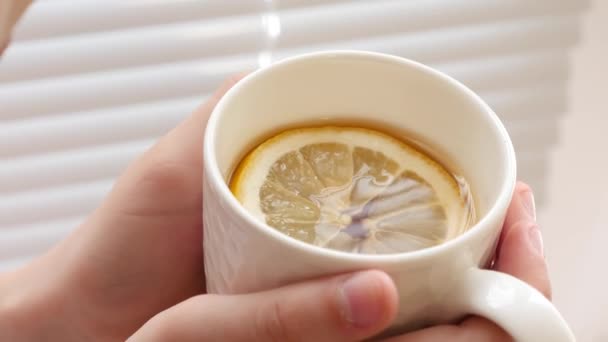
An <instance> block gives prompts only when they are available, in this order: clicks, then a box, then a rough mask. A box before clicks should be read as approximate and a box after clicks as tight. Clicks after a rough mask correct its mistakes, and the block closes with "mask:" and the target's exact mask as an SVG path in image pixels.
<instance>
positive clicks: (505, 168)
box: [203, 51, 573, 341]
mask: <svg viewBox="0 0 608 342" xmlns="http://www.w3.org/2000/svg"><path fill="white" fill-rule="evenodd" d="M323 120H331V122H335V121H340V120H345V121H353V120H354V121H362V120H364V121H373V122H376V123H378V124H379V125H383V126H387V125H388V126H390V127H393V128H394V129H395V131H398V132H399V131H402V132H414V133H415V134H416V136H417V137H421V138H422V139H424V141H428V142H431V143H432V145H433V147H436V148H437V149H438V150H439V151H441V153H442V154H445V155H446V156H447V157H448V159H449V160H451V161H454V162H455V164H456V165H458V166H459V168H460V171H461V172H462V174H463V175H464V176H465V178H466V179H467V180H468V181H469V183H470V185H471V188H472V191H473V193H474V194H475V199H476V209H477V213H478V221H477V223H476V224H475V225H474V226H473V227H472V228H471V229H469V230H468V231H467V232H466V233H464V234H462V235H461V236H459V237H457V238H455V239H453V240H450V241H447V242H445V243H443V244H441V245H438V246H435V247H430V248H426V249H423V250H420V251H415V252H409V253H402V254H388V255H360V254H352V253H345V252H339V251H334V250H329V249H323V248H320V247H316V246H313V245H309V244H306V243H304V242H301V241H298V240H295V239H293V238H290V237H288V236H287V235H284V234H282V233H280V232H278V231H277V230H275V229H273V228H271V227H269V226H267V225H265V224H264V223H263V222H260V221H258V220H256V219H255V218H254V217H253V216H251V215H250V214H249V213H248V212H247V211H246V210H245V209H244V208H242V207H241V206H240V204H239V203H238V201H237V200H236V199H235V198H234V197H233V196H232V194H231V193H230V190H229V188H228V186H227V182H228V181H229V177H230V172H231V171H232V169H233V168H234V167H235V166H236V164H237V163H238V161H239V160H240V158H242V157H243V155H244V153H245V152H247V149H248V148H250V147H251V144H252V143H253V142H257V141H258V139H259V138H260V137H262V136H264V135H265V134H268V133H269V132H276V130H277V129H280V128H282V127H286V126H294V125H298V124H305V123H310V122H316V123H320V122H322V121H323ZM204 172H205V175H204V182H203V196H204V201H203V206H204V207H203V222H204V239H203V245H204V255H205V273H206V281H207V289H208V291H209V292H211V293H220V294H233V293H247V292H254V291H259V290H265V289H271V288H275V287H278V286H282V285H285V284H289V283H292V282H296V281H299V280H304V279H309V278H314V277H319V276H324V275H329V274H334V273H340V272H345V271H352V270H359V269H365V268H376V269H381V270H384V271H386V272H387V273H388V274H389V275H390V276H391V277H392V278H393V280H394V281H395V284H396V285H397V289H398V292H399V312H398V316H397V318H396V320H395V322H394V324H393V327H392V329H394V330H395V331H408V330H412V329H417V328H420V327H424V326H428V325H431V324H437V323H444V322H453V321H455V320H457V319H459V318H461V317H463V316H464V315H466V314H470V313H474V314H479V315H483V316H486V317H488V318H490V319H492V320H494V321H496V322H497V323H498V324H499V325H501V326H502V327H503V328H505V329H506V330H507V331H508V332H509V333H511V335H513V336H514V337H516V339H517V340H521V341H571V340H573V337H572V335H571V333H570V331H569V329H568V327H567V325H566V324H565V322H564V321H563V319H562V318H561V316H560V315H559V313H558V312H557V311H556V310H555V308H554V307H553V306H552V305H551V303H550V302H549V301H548V300H546V299H545V298H544V297H543V296H542V295H541V294H540V293H539V292H538V291H536V290H534V289H533V288H532V287H530V286H528V285H526V284H524V283H523V282H521V281H519V280H517V279H515V278H513V277H510V276H508V275H504V274H499V273H497V272H493V271H487V270H481V269H480V267H483V266H485V265H487V264H488V262H489V261H490V260H491V258H492V256H493V253H494V249H495V245H496V242H497V238H498V236H499V234H500V230H501V227H502V224H503V220H504V217H505V215H506V211H507V208H508V205H509V202H510V200H511V196H512V193H513V189H514V187H515V182H516V165H515V153H514V151H513V146H512V144H511V141H510V138H509V136H508V134H507V131H506V130H505V128H504V127H503V125H502V123H501V122H500V120H499V119H498V117H497V116H496V115H495V114H494V113H493V111H492V110H491V109H490V108H489V107H488V106H487V105H486V104H485V103H484V102H483V101H482V100H481V99H480V98H479V97H478V96H477V95H475V94H474V93H473V92H472V91H470V90H469V89H468V88H466V87H465V86H464V85H462V84H460V83H459V82H457V81H455V80H454V79H452V78H450V77H448V76H446V75H444V74H442V73H440V72H438V71H435V70H433V69H431V68H429V67H426V66H424V65H422V64H419V63H416V62H413V61H409V60H406V59H403V58H399V57H394V56H388V55H383V54H376V53H368V52H355V51H335V52H323V53H315V54H309V55H303V56H299V57H294V58H290V59H287V60H284V61H281V62H278V63H276V64H274V65H271V66H269V67H267V68H264V69H261V70H258V71H256V72H254V73H252V74H250V75H249V76H247V77H245V78H244V79H243V80H241V81H240V82H239V83H238V84H236V85H235V86H234V87H233V88H232V89H231V90H230V91H228V93H227V94H226V95H225V96H224V97H223V98H222V99H221V101H220V102H219V103H218V105H217V106H216V108H215V109H214V111H213V113H212V115H211V118H210V120H209V123H208V125H207V129H206V136H205V143H204ZM547 331H549V332H547Z"/></svg>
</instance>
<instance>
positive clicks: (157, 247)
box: [0, 78, 551, 342]
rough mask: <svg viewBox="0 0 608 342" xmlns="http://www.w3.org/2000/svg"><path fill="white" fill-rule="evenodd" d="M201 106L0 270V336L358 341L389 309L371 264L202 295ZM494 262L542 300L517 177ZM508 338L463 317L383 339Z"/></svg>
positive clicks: (531, 225)
mask: <svg viewBox="0 0 608 342" xmlns="http://www.w3.org/2000/svg"><path fill="white" fill-rule="evenodd" d="M237 80H238V78H234V79H231V80H228V81H227V82H226V83H225V84H224V85H222V86H221V87H220V89H219V90H218V91H217V93H216V94H215V95H214V96H213V97H212V99H211V100H209V102H207V103H206V104H204V105H202V106H201V107H200V108H198V109H197V110H196V111H195V112H194V113H193V114H192V115H191V116H190V117H189V118H187V119H186V120H184V121H183V122H182V123H181V124H180V125H179V126H177V127H176V128H174V129H173V130H171V131H170V132H169V133H168V134H167V135H165V136H164V137H163V138H161V139H160V140H159V141H158V143H157V144H156V145H155V146H154V147H152V148H151V149H150V150H149V151H147V152H146V153H144V154H143V155H142V156H140V157H139V158H138V159H137V160H135V161H134V162H133V163H132V164H131V165H130V166H129V167H128V168H127V170H125V172H124V173H123V175H122V176H121V177H120V178H119V179H118V180H117V182H116V184H115V186H114V188H113V189H112V191H111V193H110V194H109V195H108V196H107V198H106V199H105V200H104V202H103V203H102V204H101V205H100V207H99V208H97V209H96V210H95V211H94V212H93V213H92V214H91V215H90V216H89V217H88V219H87V220H86V221H85V222H84V223H82V224H81V226H79V227H78V228H77V229H76V230H75V231H74V232H73V233H72V234H70V235H69V236H68V237H67V238H66V239H64V240H63V241H62V242H60V243H59V244H58V245H56V246H55V247H54V248H53V249H52V250H50V251H49V252H48V253H46V254H45V255H43V256H41V257H39V258H38V259H36V260H34V261H32V262H31V263H29V264H28V265H26V266H25V267H23V268H21V269H18V270H16V271H14V272H11V273H8V274H3V275H0V337H1V338H0V339H2V340H9V341H41V340H52V341H83V340H86V341H88V340H94V341H124V340H125V339H129V341H207V340H212V341H214V340H222V341H238V340H263V341H359V340H363V339H366V338H369V337H371V336H374V335H375V334H377V333H378V332H380V331H382V330H383V329H384V328H386V327H387V326H388V325H389V324H390V322H391V321H392V320H393V319H394V317H395V315H396V312H397V293H396V289H395V285H394V283H393V282H392V280H391V279H390V278H389V277H388V276H387V275H386V274H384V273H383V272H380V271H376V270H369V271H362V272H357V273H352V274H343V275H338V276H334V277H329V278H323V279H316V280H311V281H308V282H303V283H299V284H293V285H289V286H286V287H283V288H279V289H274V290H270V291H265V292H260V293H253V294H246V295H235V296H219V295H209V294H206V291H205V287H204V283H205V282H204V265H203V251H202V246H201V243H200V241H201V239H202V238H203V236H202V222H201V221H202V220H201V216H202V215H201V210H202V209H201V208H202V201H203V200H204V199H203V198H202V195H201V190H200V189H201V187H202V185H201V181H202V180H201V177H200V175H201V174H202V156H201V153H200V151H201V146H202V142H203V134H204V127H205V123H206V121H207V118H208V116H209V114H210V112H211V110H212V108H213V107H214V105H215V104H216V103H217V100H218V99H219V98H220V97H221V96H222V95H223V94H224V93H225V92H226V91H227V90H228V89H229V88H230V87H231V86H232V85H233V84H234V83H235V82H236V81H237ZM494 267H495V269H496V270H498V271H501V272H505V273H508V274H511V275H513V276H515V277H518V278H520V279H522V280H524V281H526V282H528V283H529V284H531V285H532V286H534V287H536V288H537V289H539V290H540V291H541V292H542V293H543V294H545V295H546V296H547V297H549V298H550V296H551V290H550V283H549V277H548V274H547V266H546V264H545V260H544V257H543V252H542V239H541V237H540V231H539V230H538V226H537V225H536V223H535V214H534V199H533V195H532V192H531V190H530V188H529V187H528V186H527V185H525V184H523V183H519V184H518V185H517V188H516V191H515V194H514V197H513V201H512V203H511V206H510V208H509V212H508V215H507V219H506V222H505V225H504V228H503V232H502V235H501V240H500V244H499V248H498V250H497V254H496V262H495V266H494ZM444 340H449V341H455V342H458V341H473V342H474V341H510V340H511V339H510V337H509V336H508V335H507V334H506V333H505V332H504V331H503V330H502V329H500V328H499V327H497V326H496V325H495V324H494V323H492V322H490V321H488V320H485V319H483V318H480V317H469V318H467V319H465V320H464V321H462V322H461V323H460V324H457V325H440V326H435V327H431V328H427V329H424V330H420V331H416V332H413V333H409V334H405V335H402V336H398V337H394V338H392V339H389V340H387V341H391V342H426V341H444Z"/></svg>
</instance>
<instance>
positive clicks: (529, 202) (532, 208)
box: [522, 191, 536, 222]
mask: <svg viewBox="0 0 608 342" xmlns="http://www.w3.org/2000/svg"><path fill="white" fill-rule="evenodd" d="M522 204H523V206H524V208H525V209H526V213H527V214H528V216H529V217H530V218H532V220H534V221H535V222H536V205H535V204H534V194H532V191H526V192H524V193H523V194H522Z"/></svg>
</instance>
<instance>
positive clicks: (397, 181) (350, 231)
mask: <svg viewBox="0 0 608 342" xmlns="http://www.w3.org/2000/svg"><path fill="white" fill-rule="evenodd" d="M461 183H462V182H461V180H460V179H457V178H455V177H454V176H452V175H451V174H450V173H449V172H447V171H446V169H444V168H443V167H442V166H441V165H440V164H438V163H437V162H435V161H434V160H433V159H431V158H429V157H428V156H427V155H426V154H424V153H422V152H420V151H419V150H417V149H415V148H414V147H412V146H410V145H408V144H406V143H404V142H402V141H399V140H397V139H395V138H393V137H391V136H389V135H386V134H383V133H380V132H377V131H374V130H370V129H364V128H352V127H334V126H328V127H314V128H301V129H292V130H288V131H285V132H283V133H280V134H278V135H276V136H274V137H273V138H270V139H269V140H267V141H266V142H264V143H262V144H261V145H259V146H258V147H257V148H255V149H254V150H253V151H252V152H251V153H250V154H249V155H248V156H246V157H245V158H244V159H243V160H242V162H241V163H240V164H239V166H238V167H237V169H236V170H235V172H234V174H233V177H232V181H231V184H230V188H231V190H232V192H233V194H234V195H235V197H236V198H237V199H238V200H239V202H241V204H242V205H243V206H244V207H245V208H246V209H247V210H248V211H249V212H251V213H252V214H253V215H254V216H255V217H257V218H258V219H260V220H261V221H263V222H265V223H266V224H268V225H269V226H271V227H274V228H275V229H277V230H279V231H281V232H283V233H285V234H287V235H289V236H291V237H293V238H296V239H299V240H301V241H305V242H308V243H311V244H314V245H316V246H320V247H326V248H331V249H335V250H340V251H345V252H353V253H367V254H386V253H401V252H408V251H413V250H418V249H421V248H425V247H429V246H433V245H436V244H439V243H442V242H444V241H445V240H447V239H449V238H451V237H452V236H455V235H458V234H459V233H460V232H462V231H463V230H464V229H466V228H467V226H468V225H469V224H470V222H471V220H472V219H473V216H472V215H473V210H472V203H471V200H470V196H469V195H468V194H463V193H462V188H463V187H462V184H461Z"/></svg>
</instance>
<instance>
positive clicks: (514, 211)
mask: <svg viewBox="0 0 608 342" xmlns="http://www.w3.org/2000/svg"><path fill="white" fill-rule="evenodd" d="M495 268H496V270H498V271H501V272H505V273H508V274H510V275H512V276H514V277H516V278H519V279H521V280H523V281H525V282H527V283H528V284H530V285H532V286H534V287H535V288H537V289H538V290H539V291H540V292H542V293H543V294H544V295H545V296H546V297H547V298H551V284H550V282H549V275H548V272H547V264H546V262H545V258H544V256H543V242H542V237H541V233H540V230H539V228H538V225H537V224H536V213H535V208H534V197H533V194H532V190H531V189H530V187H529V186H528V185H526V184H524V183H518V184H517V187H516V189H515V194H514V195H513V200H512V202H511V206H510V207H509V211H508V213H507V218H506V220H505V225H504V228H503V232H502V236H501V244H500V248H499V250H498V255H497V261H496V263H495Z"/></svg>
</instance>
